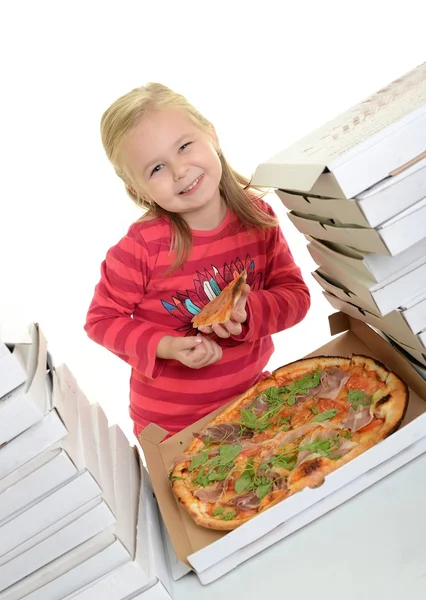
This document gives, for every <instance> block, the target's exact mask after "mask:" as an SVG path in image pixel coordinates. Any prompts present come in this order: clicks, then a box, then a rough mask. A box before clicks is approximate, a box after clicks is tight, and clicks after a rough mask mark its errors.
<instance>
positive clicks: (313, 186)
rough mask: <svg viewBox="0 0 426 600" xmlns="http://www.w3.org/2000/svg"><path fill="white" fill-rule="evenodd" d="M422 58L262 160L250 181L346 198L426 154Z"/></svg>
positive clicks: (424, 66) (425, 73)
mask: <svg viewBox="0 0 426 600" xmlns="http://www.w3.org/2000/svg"><path fill="white" fill-rule="evenodd" d="M425 134H426V63H424V64H422V65H420V66H418V67H417V68H415V69H413V70H412V71H410V72H409V73H407V74H405V75H404V76H403V77H400V78H398V79H396V80H395V81H393V82H392V83H390V84H389V85H387V86H386V87H384V88H383V89H381V90H379V91H378V92H377V93H375V94H373V95H371V96H370V97H369V98H367V99H365V100H364V101H362V102H361V103H359V104H357V105H355V106H353V107H352V108H350V109H349V110H347V111H346V112H344V113H342V114H341V115H339V116H337V117H336V118H335V119H333V120H331V121H329V122H328V123H326V124H325V125H323V126H322V127H320V128H319V129H317V130H316V131H314V132H313V133H311V134H309V135H307V136H306V137H304V138H303V139H301V140H300V141H298V142H296V143H295V144H293V145H292V146H290V147H289V148H287V149H285V150H283V151H282V152H279V153H278V154H276V155H275V156H273V157H271V158H270V159H268V160H266V161H265V162H263V163H261V164H260V165H259V166H258V167H257V169H256V171H255V173H254V176H253V178H252V184H253V185H256V186H265V187H273V188H279V189H283V190H286V191H294V192H301V193H305V194H306V193H307V194H309V193H311V194H314V195H317V196H323V197H328V198H343V199H350V198H353V197H354V196H356V195H357V194H359V193H360V192H363V191H365V190H367V189H368V188H370V187H371V186H373V185H374V184H376V183H378V182H379V181H382V180H384V179H385V178H386V177H388V176H389V175H392V174H394V172H395V171H399V170H400V169H402V168H404V167H405V166H408V164H412V163H413V161H415V160H420V159H421V158H423V157H424V154H423V153H424V137H425Z"/></svg>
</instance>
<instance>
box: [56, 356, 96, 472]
mask: <svg viewBox="0 0 426 600" xmlns="http://www.w3.org/2000/svg"><path fill="white" fill-rule="evenodd" d="M52 380H53V390H52V403H53V406H54V407H55V409H56V410H57V411H58V413H59V415H60V416H61V418H62V420H63V421H64V423H66V425H67V430H68V435H67V436H66V437H65V438H64V439H63V440H61V447H62V448H63V449H64V450H65V451H66V452H67V453H68V455H69V456H70V457H71V459H72V460H73V462H74V464H75V465H76V467H77V468H78V469H84V468H86V467H87V465H86V462H85V459H84V452H83V438H82V432H81V427H80V423H79V419H78V403H77V394H78V389H79V388H78V385H77V382H76V380H75V378H74V377H73V375H72V373H71V371H70V370H69V368H68V367H67V365H66V364H61V365H59V366H57V367H55V368H54V369H53V372H52ZM92 436H93V433H92ZM89 470H90V469H89Z"/></svg>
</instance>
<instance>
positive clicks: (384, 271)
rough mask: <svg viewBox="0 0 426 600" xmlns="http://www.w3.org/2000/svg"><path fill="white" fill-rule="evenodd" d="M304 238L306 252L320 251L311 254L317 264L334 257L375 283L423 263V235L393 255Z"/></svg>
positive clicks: (327, 262) (425, 248)
mask: <svg viewBox="0 0 426 600" xmlns="http://www.w3.org/2000/svg"><path fill="white" fill-rule="evenodd" d="M305 237H306V239H307V240H308V242H309V243H308V246H307V248H308V251H309V252H310V250H311V248H312V246H315V247H316V248H318V249H319V250H320V251H321V254H319V253H317V254H316V255H315V257H314V256H312V253H311V256H312V258H313V259H314V260H315V258H318V260H319V261H321V262H318V264H319V266H320V267H325V268H326V269H327V265H330V264H331V265H332V264H333V263H334V261H336V260H337V263H338V264H339V263H345V264H347V265H348V266H349V267H351V268H352V269H354V270H355V271H356V272H357V273H359V274H360V275H361V276H363V277H367V278H369V279H373V280H374V281H375V282H376V283H381V282H382V281H385V280H386V279H388V278H390V277H392V276H393V275H398V274H399V273H401V272H404V270H408V271H412V270H414V269H415V268H417V267H419V266H421V265H423V264H424V263H425V262H426V237H424V238H423V239H422V240H420V242H417V244H414V246H411V248H408V249H407V250H404V252H401V254H398V255H397V256H386V255H384V254H375V253H370V252H362V250H355V249H354V248H350V247H349V246H344V245H342V244H335V243H334V242H327V241H325V240H318V239H316V238H313V237H311V236H310V235H306V236H305ZM326 256H327V258H325V257H326ZM321 263H324V264H321Z"/></svg>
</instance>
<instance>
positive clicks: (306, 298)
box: [235, 227, 310, 342]
mask: <svg viewBox="0 0 426 600" xmlns="http://www.w3.org/2000/svg"><path fill="white" fill-rule="evenodd" d="M266 235H267V262H266V264H267V268H266V272H265V284H264V289H262V290H259V291H256V290H255V291H251V292H250V294H249V295H248V298H247V304H246V310H247V321H246V323H244V325H243V331H242V332H241V334H240V335H239V336H236V337H235V339H237V340H239V341H250V342H253V341H255V340H257V339H259V338H262V337H265V336H268V335H272V334H274V333H278V332H279V331H283V330H284V329H288V328H290V327H293V325H296V324H297V323H299V322H300V321H301V320H302V319H303V318H304V317H305V315H306V313H307V312H308V309H309V307H310V294H309V289H308V287H307V286H306V284H305V282H304V281H303V278H302V274H301V271H300V269H299V267H298V266H297V265H296V263H295V262H294V259H293V256H292V254H291V252H290V250H289V247H288V245H287V242H286V240H285V239H284V236H283V233H282V231H281V229H280V227H275V228H273V229H271V230H269V231H268V233H267V234H266Z"/></svg>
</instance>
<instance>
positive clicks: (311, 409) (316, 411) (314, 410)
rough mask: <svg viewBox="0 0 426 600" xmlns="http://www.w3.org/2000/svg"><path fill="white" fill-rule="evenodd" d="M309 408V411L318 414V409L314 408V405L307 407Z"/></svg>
mask: <svg viewBox="0 0 426 600" xmlns="http://www.w3.org/2000/svg"><path fill="white" fill-rule="evenodd" d="M309 410H310V411H311V413H313V414H314V415H317V414H318V409H317V408H315V406H310V407H309Z"/></svg>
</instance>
